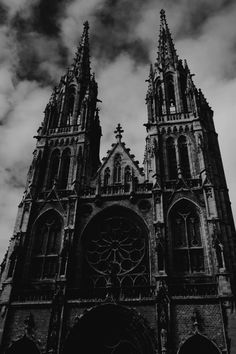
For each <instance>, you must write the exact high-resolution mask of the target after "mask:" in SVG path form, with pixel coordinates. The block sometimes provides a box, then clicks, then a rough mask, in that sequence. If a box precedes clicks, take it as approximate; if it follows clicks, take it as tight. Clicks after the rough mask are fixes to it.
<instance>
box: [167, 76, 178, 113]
mask: <svg viewBox="0 0 236 354" xmlns="http://www.w3.org/2000/svg"><path fill="white" fill-rule="evenodd" d="M166 88H167V106H168V107H167V108H168V111H169V113H175V112H176V103H175V87H174V82H173V77H172V75H167V77H166Z"/></svg>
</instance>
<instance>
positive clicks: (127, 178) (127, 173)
mask: <svg viewBox="0 0 236 354" xmlns="http://www.w3.org/2000/svg"><path fill="white" fill-rule="evenodd" d="M129 182H131V170H130V166H126V167H125V183H129Z"/></svg>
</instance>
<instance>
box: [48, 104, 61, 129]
mask: <svg viewBox="0 0 236 354" xmlns="http://www.w3.org/2000/svg"><path fill="white" fill-rule="evenodd" d="M58 119H59V113H58V111H57V107H56V105H53V106H51V109H50V123H49V128H56V127H57V126H58Z"/></svg>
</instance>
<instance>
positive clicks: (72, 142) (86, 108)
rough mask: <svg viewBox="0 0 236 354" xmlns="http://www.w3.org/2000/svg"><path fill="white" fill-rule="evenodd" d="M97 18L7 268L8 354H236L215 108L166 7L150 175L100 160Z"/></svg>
mask: <svg viewBox="0 0 236 354" xmlns="http://www.w3.org/2000/svg"><path fill="white" fill-rule="evenodd" d="M88 29H89V26H88V23H85V24H84V30H83V34H82V37H81V41H80V45H79V47H78V50H77V53H76V56H75V58H74V62H73V64H72V65H71V66H70V67H69V69H68V71H67V73H66V75H65V76H63V77H62V78H61V81H60V83H59V85H58V86H57V87H56V88H55V89H54V91H53V94H52V96H51V98H50V101H49V103H48V104H47V106H46V109H45V112H44V113H45V116H44V121H43V123H42V125H41V127H40V128H39V129H38V132H37V136H36V139H37V144H36V149H35V151H34V153H33V161H32V164H31V166H30V169H29V173H28V177H27V184H26V190H25V193H24V196H23V199H22V201H21V203H20V205H19V211H18V216H17V220H16V225H15V229H14V233H13V237H12V238H11V240H10V245H9V248H8V251H7V253H6V256H5V258H4V260H3V263H2V265H1V282H0V316H1V317H0V345H1V352H3V353H4V354H20V353H31V354H49V353H51V354H69V353H71V354H76V353H81V354H90V353H91V354H92V353H95V352H96V353H98V354H104V353H106V354H157V353H159V354H177V353H178V354H187V353H189V352H192V353H193V354H194V353H197V352H202V353H208V354H219V353H225V354H229V353H230V338H229V333H228V328H227V316H228V314H229V312H230V306H231V304H232V303H233V294H235V292H236V279H235V274H236V244H235V243H236V237H235V229H234V223H233V217H232V211H231V207H230V201H229V196H228V190H227V185H226V181H225V176H224V171H223V165H222V160H221V156H220V150H219V145H218V140H217V134H216V132H215V128H214V122H213V111H212V110H211V108H210V107H209V105H208V103H207V101H206V99H205V98H204V95H203V93H202V92H201V90H198V89H197V88H196V87H195V85H194V83H193V79H192V77H193V75H192V74H191V72H190V70H189V68H188V65H187V63H186V62H184V63H183V62H182V61H181V60H180V59H179V58H178V56H177V53H176V50H175V46H174V43H173V40H172V37H171V33H170V31H169V28H168V25H167V22H166V17H165V12H164V11H163V10H162V11H161V23H160V35H159V43H158V55H157V60H156V62H155V64H154V65H151V67H150V73H149V79H148V92H147V96H146V104H147V111H148V114H147V116H148V117H147V123H146V124H145V127H146V131H147V137H146V147H145V154H144V168H141V167H140V166H139V162H138V161H136V160H135V157H134V155H133V154H132V153H131V152H130V149H129V148H128V147H127V146H126V144H125V143H124V141H123V133H124V131H123V129H122V127H121V126H120V124H118V125H117V128H116V130H115V132H114V133H115V139H114V143H113V144H112V146H111V149H110V150H109V151H108V152H107V156H106V157H104V158H103V160H102V162H100V159H99V148H100V137H101V127H100V122H99V114H98V108H97V102H98V101H99V100H98V98H97V95H98V89H97V83H96V81H95V76H94V74H91V70H90V56H89V36H88Z"/></svg>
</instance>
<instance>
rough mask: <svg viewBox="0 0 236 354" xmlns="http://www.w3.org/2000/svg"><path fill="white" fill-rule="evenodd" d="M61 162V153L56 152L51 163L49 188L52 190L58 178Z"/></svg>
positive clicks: (53, 153)
mask: <svg viewBox="0 0 236 354" xmlns="http://www.w3.org/2000/svg"><path fill="white" fill-rule="evenodd" d="M59 160H60V151H59V150H54V151H53V152H52V155H51V159H50V163H49V169H48V182H47V188H52V186H53V183H54V182H55V180H56V179H57V177H58V167H59Z"/></svg>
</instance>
